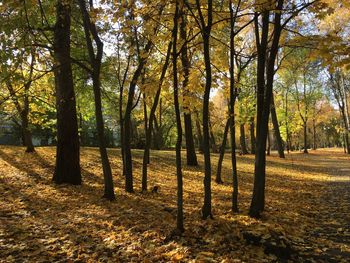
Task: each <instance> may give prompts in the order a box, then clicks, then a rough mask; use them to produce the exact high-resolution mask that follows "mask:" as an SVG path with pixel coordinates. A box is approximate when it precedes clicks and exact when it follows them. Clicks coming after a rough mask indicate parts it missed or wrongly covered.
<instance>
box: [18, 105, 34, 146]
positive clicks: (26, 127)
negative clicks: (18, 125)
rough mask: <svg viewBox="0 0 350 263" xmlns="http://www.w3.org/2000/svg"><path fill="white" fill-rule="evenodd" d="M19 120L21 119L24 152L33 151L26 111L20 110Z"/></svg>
mask: <svg viewBox="0 0 350 263" xmlns="http://www.w3.org/2000/svg"><path fill="white" fill-rule="evenodd" d="M21 120H22V129H23V138H24V145H25V146H26V152H27V153H31V152H35V149H34V145H33V140H32V133H31V131H30V129H29V121H28V112H27V111H23V112H21Z"/></svg>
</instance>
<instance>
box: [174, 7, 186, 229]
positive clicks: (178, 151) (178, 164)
mask: <svg viewBox="0 0 350 263" xmlns="http://www.w3.org/2000/svg"><path fill="white" fill-rule="evenodd" d="M179 13H180V12H179V2H178V1H176V4H175V15H174V29H173V49H172V62H173V82H174V83H173V84H174V107H175V115H176V129H177V140H176V178H177V216H176V230H177V231H178V232H179V233H182V232H184V224H183V182H182V164H181V143H182V126H181V115H180V106H179V86H178V76H177V46H176V45H177V34H178V19H179Z"/></svg>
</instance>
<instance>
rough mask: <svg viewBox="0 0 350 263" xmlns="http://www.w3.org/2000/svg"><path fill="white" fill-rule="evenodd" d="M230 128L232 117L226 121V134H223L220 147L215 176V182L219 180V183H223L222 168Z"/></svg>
mask: <svg viewBox="0 0 350 263" xmlns="http://www.w3.org/2000/svg"><path fill="white" fill-rule="evenodd" d="M229 128H230V118H229V119H228V120H227V121H226V125H225V130H224V135H223V138H222V143H221V147H220V155H219V160H218V167H217V170H216V178H215V182H217V183H218V184H222V183H223V181H222V178H221V169H222V162H223V160H224V155H225V150H226V142H227V134H228V131H229Z"/></svg>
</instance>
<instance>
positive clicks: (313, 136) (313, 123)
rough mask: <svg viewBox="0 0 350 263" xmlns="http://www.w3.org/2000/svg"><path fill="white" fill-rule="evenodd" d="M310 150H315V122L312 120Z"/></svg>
mask: <svg viewBox="0 0 350 263" xmlns="http://www.w3.org/2000/svg"><path fill="white" fill-rule="evenodd" d="M312 141H313V143H312V149H313V150H316V149H317V143H316V120H315V119H312Z"/></svg>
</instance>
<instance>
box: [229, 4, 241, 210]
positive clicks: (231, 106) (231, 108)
mask: <svg viewBox="0 0 350 263" xmlns="http://www.w3.org/2000/svg"><path fill="white" fill-rule="evenodd" d="M240 5H241V0H238V2H237V7H236V12H235V13H234V11H233V6H232V2H231V1H230V2H229V10H230V22H231V27H230V68H229V71H230V101H229V112H230V121H229V126H230V137H231V165H232V207H231V209H232V212H234V213H238V212H239V209H238V176H237V161H236V128H235V127H236V126H235V102H236V97H237V93H238V89H237V88H236V86H235V74H234V59H235V42H234V41H235V31H234V30H235V22H236V18H237V14H238V11H239V8H240Z"/></svg>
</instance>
